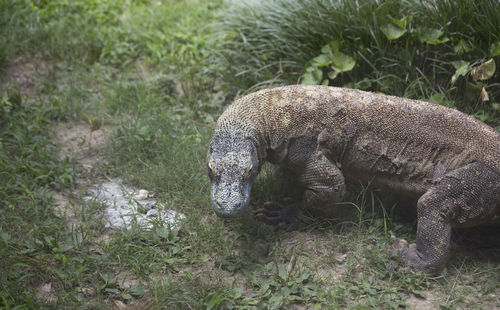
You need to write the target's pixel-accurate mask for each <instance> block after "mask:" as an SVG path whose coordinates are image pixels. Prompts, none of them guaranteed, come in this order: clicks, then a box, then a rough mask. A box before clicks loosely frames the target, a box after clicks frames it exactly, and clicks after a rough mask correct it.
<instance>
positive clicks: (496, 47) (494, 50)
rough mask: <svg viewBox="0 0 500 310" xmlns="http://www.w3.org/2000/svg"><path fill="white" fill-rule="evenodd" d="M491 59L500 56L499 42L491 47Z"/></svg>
mask: <svg viewBox="0 0 500 310" xmlns="http://www.w3.org/2000/svg"><path fill="white" fill-rule="evenodd" d="M490 53H491V57H495V56H500V41H497V42H495V43H493V44H491V46H490Z"/></svg>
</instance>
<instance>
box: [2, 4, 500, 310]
mask: <svg viewBox="0 0 500 310" xmlns="http://www.w3.org/2000/svg"><path fill="white" fill-rule="evenodd" d="M436 2H437V3H438V4H439V5H440V6H442V7H440V8H439V10H438V11H436V12H434V13H433V12H431V11H430V10H429V9H428V8H426V7H425V6H422V5H420V2H418V3H416V2H414V1H406V2H399V1H398V2H396V1H385V2H383V3H381V4H380V5H378V6H376V8H374V2H372V1H360V2H358V3H362V4H363V5H359V6H356V5H355V4H354V3H355V2H349V1H337V2H335V1H332V2H331V3H330V4H328V5H327V2H326V1H309V2H305V1H299V2H297V3H295V2H294V3H295V4H294V5H291V4H290V3H289V2H286V1H283V0H282V1H276V2H273V3H272V4H264V7H255V8H246V9H238V10H236V11H235V9H232V8H229V10H230V11H227V9H226V8H224V7H223V5H222V2H221V1H196V0H184V1H182V0H165V1H160V2H158V1H132V0H130V1H126V0H114V1H112V0H108V1H20V0H11V1H4V2H0V12H2V13H0V14H1V15H0V37H2V39H3V40H4V41H2V42H4V43H5V44H1V45H0V72H2V74H5V72H10V71H9V70H11V67H10V66H11V65H12V64H14V63H16V61H18V59H22V61H21V62H23V61H24V62H28V63H34V64H37V65H39V67H40V68H41V69H40V70H39V71H40V72H39V74H38V73H36V72H31V73H28V74H29V75H30V76H31V77H32V80H33V81H34V85H32V86H30V85H29V84H23V83H20V84H18V83H16V82H15V81H9V78H10V77H7V80H5V79H0V81H5V82H3V83H2V84H1V87H0V90H1V92H0V99H1V101H0V171H1V174H0V175H1V177H0V198H1V201H2V203H1V205H0V210H1V212H2V217H0V260H1V261H2V266H1V267H0V307H2V308H8V309H40V308H42V309H43V308H83V309H86V308H88V309H101V308H110V307H115V306H116V305H117V303H123V304H125V305H127V306H129V307H136V308H152V309H183V308H189V309H255V308H260V309H268V308H269V309H280V308H289V307H291V306H298V307H300V306H304V307H310V308H314V307H316V308H318V309H330V308H354V309H364V308H398V307H399V308H403V307H404V306H405V304H406V303H407V299H408V298H409V297H410V296H414V295H416V296H428V295H429V294H430V297H428V298H431V299H435V305H436V306H437V307H441V308H442V309H454V308H456V307H462V308H467V307H469V308H474V307H477V306H478V305H480V306H483V305H484V306H485V307H488V306H491V307H495V306H498V301H497V300H496V299H495V297H494V294H498V283H499V281H500V279H499V278H498V275H499V271H500V270H499V267H498V264H496V263H495V258H498V249H495V248H493V249H490V250H477V251H476V250H474V249H472V250H468V249H467V246H460V245H456V247H455V248H454V253H455V255H454V256H453V257H452V258H451V260H450V263H449V264H448V273H447V274H445V275H443V276H442V277H438V278H430V277H427V276H425V275H420V274H417V275H415V274H408V273H404V272H401V271H399V270H392V269H391V266H392V264H393V263H394V262H395V259H394V258H391V257H390V256H389V254H387V253H388V252H387V250H388V249H389V248H390V242H389V237H390V235H391V234H395V235H397V236H398V237H404V238H407V239H410V240H414V238H415V235H414V234H415V231H414V229H415V227H414V225H413V223H408V222H404V221H403V220H402V218H401V217H399V216H398V215H397V212H395V210H397V209H399V207H401V206H402V205H403V204H404V202H403V201H402V200H399V199H395V198H391V197H387V196H384V195H382V194H380V193H379V192H378V191H376V190H373V189H371V188H363V187H356V186H354V187H352V191H351V193H350V195H349V197H348V201H349V202H346V203H344V204H343V206H344V207H343V208H342V209H343V211H342V212H339V215H338V217H337V218H334V219H323V220H320V221H318V222H317V223H315V224H313V225H311V226H310V227H306V228H305V229H303V230H302V231H298V232H279V233H273V232H272V229H271V228H270V227H268V226H266V225H263V224H262V223H260V222H258V221H256V220H255V219H254V218H253V217H252V215H251V211H249V212H248V214H246V215H245V216H244V217H243V218H241V219H239V220H233V221H226V220H221V219H219V218H217V217H216V216H215V214H214V212H212V210H211V207H210V203H209V181H208V177H207V176H206V167H205V165H206V163H205V161H206V150H207V146H208V142H209V139H210V135H211V131H212V129H213V124H214V120H215V119H216V118H217V116H218V115H219V114H220V113H221V111H222V109H223V107H224V104H226V103H227V100H226V98H228V97H231V96H233V95H234V93H236V91H235V90H237V91H241V92H245V91H248V88H250V87H251V86H253V85H255V84H259V83H261V85H262V84H267V83H268V81H269V80H274V82H275V83H283V82H290V81H296V80H297V78H299V77H300V76H301V75H302V74H303V73H304V71H305V70H306V69H307V68H308V66H310V64H311V63H310V60H311V59H313V58H314V57H317V56H318V55H320V54H321V53H322V51H321V48H322V47H323V46H324V45H325V44H326V43H329V42H331V41H332V34H338V35H337V38H338V39H339V40H340V42H341V44H342V45H341V46H342V52H344V53H345V54H346V55H347V54H349V55H351V56H353V57H354V59H355V60H356V66H355V67H354V68H353V70H351V71H345V72H342V73H340V74H339V75H338V77H336V78H335V79H333V80H332V81H330V82H331V83H332V84H335V85H347V84H348V83H358V84H359V85H350V86H353V87H361V86H362V84H363V83H365V84H369V87H368V88H369V89H372V90H378V91H384V92H387V93H391V94H399V95H401V94H404V95H408V96H411V97H418V98H429V97H431V98H433V100H437V101H440V102H441V103H446V104H449V105H455V106H458V107H460V108H463V109H465V110H467V111H469V112H474V113H477V115H478V116H480V115H483V116H484V119H485V120H486V121H489V122H490V123H492V124H496V123H495V122H496V120H495V119H498V116H496V115H497V114H492V113H498V112H494V111H493V110H492V107H493V105H492V104H490V106H488V105H487V104H480V105H478V106H477V107H476V106H470V107H469V104H463V103H462V102H461V101H460V100H459V99H457V98H461V97H460V96H462V95H461V94H460V92H459V90H461V89H462V88H463V85H469V84H470V85H472V86H474V87H477V85H479V84H477V83H475V82H473V81H472V80H471V76H470V73H469V75H465V76H459V77H458V79H457V82H456V84H453V85H451V84H450V78H451V75H453V74H454V72H455V71H454V70H455V69H454V67H450V62H451V61H454V60H464V61H467V62H471V64H472V63H474V65H476V64H477V63H478V61H479V60H483V59H484V60H485V59H489V54H488V53H489V51H488V49H489V47H490V45H491V43H492V42H495V40H496V41H498V39H499V38H498V37H497V36H498V34H497V33H496V32H494V31H491V29H493V28H492V27H497V29H498V18H497V16H496V15H494V14H490V15H489V16H484V18H483V16H482V15H479V14H471V12H481V11H482V12H489V13H491V12H493V9H495V7H493V6H494V5H496V4H495V2H488V1H478V2H474V3H472V2H471V3H468V2H463V1H458V2H457V3H458V4H457V5H459V8H458V9H457V8H452V7H450V6H452V5H453V3H454V2H453V3H452V2H448V1H436ZM307 5H316V6H317V8H321V9H320V10H312V9H306V6H307ZM488 5H490V7H488ZM470 6H474V7H470ZM454 11H457V12H459V15H457V16H459V17H460V18H455V15H454V13H452V12H454ZM424 13H425V14H427V15H428V18H429V23H426V25H427V26H428V27H438V26H442V27H443V29H445V34H444V36H448V37H449V38H450V40H451V41H448V42H445V43H442V44H438V45H436V46H434V45H432V46H431V45H425V44H424V45H422V44H420V43H417V42H416V41H415V38H416V36H418V34H417V31H418V29H420V27H421V26H422V25H421V24H422V22H421V20H422V17H421V15H422V14H424ZM431 13H432V14H431ZM445 13H446V14H445ZM387 14H391V15H392V16H393V17H394V18H401V17H403V16H406V15H410V14H412V15H414V17H413V19H412V22H411V29H413V30H414V31H415V32H412V31H413V30H412V31H410V28H408V33H407V34H405V35H404V36H403V37H401V39H398V40H393V41H389V40H387V39H386V38H385V37H384V34H383V33H382V32H381V31H380V28H379V27H378V26H379V25H381V24H383V23H385V22H387V21H388V20H389V19H388V18H387ZM419 18H420V19H419ZM297 20H300V21H301V22H297ZM449 20H451V21H452V22H450V23H448V21H449ZM318 21H320V22H318ZM321 21H328V22H321ZM495 23H496V24H495ZM347 24H350V25H352V27H351V28H350V29H347V30H346V28H345V27H346V25H347ZM486 29H490V31H486ZM219 30H223V31H219ZM370 30H371V32H370ZM340 34H341V35H340ZM451 34H459V35H458V36H457V38H464V40H465V39H466V40H468V42H469V43H470V44H471V46H473V49H472V50H471V51H470V52H468V54H463V55H461V56H460V57H459V56H457V54H454V53H452V52H449V51H450V49H452V48H453V46H454V45H453V44H454V43H456V42H454V41H453V40H455V36H452V35H451ZM242 36H245V38H246V40H247V41H246V42H247V43H245V42H243V41H241V40H240V39H239V38H242ZM355 42H357V43H355ZM452 43H453V44H452ZM469 43H468V44H469ZM359 44H363V45H364V49H358V47H359V46H360V45H359ZM406 44H408V47H407V48H406ZM415 49H419V54H418V55H417V53H416V52H415ZM398 51H399V52H400V53H401V54H398ZM447 51H448V52H447ZM438 56H439V57H443V58H439V57H438ZM363 57H364V58H363ZM365 58H366V60H365ZM280 60H281V66H282V68H283V73H280V74H276V72H277V71H278V70H279V63H280ZM495 60H498V56H497V57H496V58H495ZM228 63H229V64H231V65H230V66H228ZM497 63H498V61H497ZM385 67H387V68H386V69H383V68H385ZM43 68H45V69H43ZM424 69H425V70H424ZM322 70H324V72H322V74H324V75H325V76H326V75H327V74H328V70H330V69H328V68H323V69H322ZM387 70H390V71H391V72H392V75H389V74H388V73H387ZM419 70H420V71H421V72H420V71H419ZM429 70H430V71H429ZM429 72H431V73H432V72H435V74H434V73H432V74H429ZM406 73H407V74H408V76H404V74H406ZM3 76H4V75H3ZM228 77H236V78H233V79H231V80H230V79H229V78H228ZM365 77H366V79H367V80H363V78H365ZM483 83H485V86H486V89H487V91H488V93H489V95H490V97H491V98H493V99H492V100H491V102H490V103H493V102H498V99H497V98H498V91H497V88H498V73H496V75H495V76H494V77H492V78H491V79H489V80H486V81H483ZM363 85H364V84H363ZM470 85H469V86H468V87H472V86H470ZM26 87H27V88H29V89H25V88H26ZM407 88H408V91H407V93H405V90H406V89H407ZM221 90H222V91H223V92H220V91H221ZM436 93H437V94H442V96H434V95H436ZM432 96H434V97H432ZM464 98H465V97H464ZM481 113H482V114H481ZM60 123H70V124H73V123H78V124H82V123H87V124H88V125H89V126H88V129H86V131H85V134H88V132H90V131H92V130H94V131H96V130H99V129H100V128H104V127H105V128H109V129H110V133H109V137H108V139H107V141H106V144H105V145H104V146H102V147H99V148H97V149H94V150H92V151H93V152H97V154H98V155H99V156H101V157H102V160H100V161H98V162H97V163H93V169H92V170H90V171H88V170H86V169H85V167H84V166H83V165H82V163H81V162H79V157H78V156H66V157H64V156H63V157H62V158H60V157H59V151H60V148H61V146H60V145H57V144H56V143H55V139H54V138H55V134H56V130H58V127H57V125H58V124H60ZM82 134H83V133H82ZM86 143H87V142H81V145H82V146H85V145H86ZM115 177H117V178H121V179H122V180H124V181H125V182H126V183H128V184H130V185H133V186H135V187H137V188H145V189H148V190H150V191H152V192H154V194H155V199H157V200H158V201H159V202H160V203H161V204H163V205H165V206H166V207H167V208H171V209H175V210H177V211H180V212H182V213H184V214H185V215H186V218H187V219H186V221H185V223H184V226H183V228H182V229H181V230H180V231H179V232H172V231H170V230H168V229H166V228H165V227H163V223H161V222H158V223H156V225H155V226H154V227H153V229H151V230H150V231H147V230H144V229H141V228H139V227H133V228H132V229H130V230H120V229H115V230H110V229H107V228H106V227H105V225H104V224H105V223H104V220H103V206H101V205H99V204H96V203H95V202H92V201H89V202H84V201H83V199H82V196H85V195H86V191H87V189H88V187H89V186H91V184H93V183H94V182H101V181H103V180H107V179H108V178H115ZM282 179H288V177H287V176H286V175H284V174H283V172H282V171H279V170H276V169H274V168H272V167H271V166H266V167H264V169H263V171H262V172H261V174H260V175H259V177H258V179H257V181H256V184H255V186H254V187H253V190H252V208H255V207H258V206H260V205H261V204H262V203H263V202H264V201H266V200H270V199H272V200H277V201H280V202H283V200H284V197H292V198H295V199H297V198H298V196H299V195H298V194H297V193H298V192H299V191H298V190H297V188H296V187H295V186H296V185H295V184H289V183H287V182H282V181H281V180H282ZM55 194H57V195H55ZM58 195H59V196H60V195H63V196H65V197H66V198H67V200H68V207H67V208H66V211H67V214H66V216H63V215H61V214H60V213H59V212H56V211H55V204H56V201H55V196H58ZM403 213H404V212H403ZM47 283H50V284H51V286H52V294H53V295H54V296H55V297H56V298H57V300H47V299H44V298H40V297H37V294H38V293H39V290H40V287H41V286H42V285H43V284H47ZM450 292H451V294H450ZM492 295H493V297H492ZM448 296H449V297H448Z"/></svg>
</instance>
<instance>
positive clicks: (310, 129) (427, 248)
mask: <svg viewBox="0 0 500 310" xmlns="http://www.w3.org/2000/svg"><path fill="white" fill-rule="evenodd" d="M264 161H269V162H271V163H274V164H282V165H285V166H286V167H288V168H290V169H292V170H294V171H296V172H297V174H298V175H299V178H300V181H301V182H302V184H303V185H304V188H305V192H304V196H303V201H302V202H301V203H300V204H299V206H298V208H299V211H302V212H308V211H322V212H323V213H328V212H331V211H333V210H334V206H335V202H338V201H340V200H341V199H342V197H343V195H344V193H345V188H346V186H345V179H347V180H355V181H364V182H369V181H370V182H371V183H372V184H373V185H374V186H377V187H380V188H382V189H385V190H388V191H392V192H396V193H399V194H403V195H408V196H412V197H415V198H418V203H417V208H418V210H417V214H418V215H417V216H418V226H417V242H416V245H410V246H408V244H407V243H405V242H400V243H399V245H398V251H399V253H400V255H402V256H403V258H404V259H405V260H406V261H407V263H408V264H409V265H410V266H412V267H414V268H415V269H417V270H424V271H427V272H435V271H438V270H440V269H441V268H442V267H443V266H444V264H445V263H446V260H447V258H448V255H449V246H450V232H451V228H452V227H464V226H473V225H476V224H479V223H481V222H483V221H485V220H487V219H488V218H491V217H492V216H493V215H494V214H497V213H500V134H499V133H498V132H496V131H495V130H493V129H492V128H491V127H488V126H487V125H485V124H484V123H482V122H480V121H478V120H476V119H474V118H472V117H470V116H468V115H466V114H464V113H461V112H459V111H456V110H453V109H450V108H446V107H443V106H439V105H434V104H431V103H426V102H421V101H416V100H410V99H405V98H398V97H392V96H386V95H380V94H374V93H368V92H363V91H359V90H353V89H344V88H334V87H326V86H285V87H279V88H273V89H266V90H262V91H259V92H255V93H252V94H249V95H247V96H244V97H242V98H240V99H238V100H236V101H235V102H234V103H233V104H232V105H230V106H229V107H228V108H227V109H226V111H225V112H224V113H223V114H222V115H221V116H220V118H219V120H218V121H217V125H216V128H215V132H214V136H213V138H212V141H211V143H210V149H209V152H208V170H209V176H210V179H211V182H212V192H211V201H212V204H213V207H214V210H215V212H216V213H217V214H218V215H219V216H222V217H234V216H237V215H238V214H240V213H241V212H242V211H243V210H244V209H245V208H246V207H247V206H248V203H249V197H250V188H251V184H252V181H253V180H254V178H255V177H256V176H257V174H258V172H259V169H260V167H261V165H262V164H263V163H264ZM287 213H288V212H287ZM261 215H263V217H264V218H266V216H267V218H272V220H271V221H274V220H276V213H275V211H272V212H271V211H269V212H268V213H266V211H264V213H263V214H262V213H261Z"/></svg>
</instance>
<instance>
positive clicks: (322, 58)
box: [311, 54, 332, 67]
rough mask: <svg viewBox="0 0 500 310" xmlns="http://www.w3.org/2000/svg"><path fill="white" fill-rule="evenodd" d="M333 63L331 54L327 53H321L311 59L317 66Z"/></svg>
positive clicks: (313, 64) (312, 63)
mask: <svg viewBox="0 0 500 310" xmlns="http://www.w3.org/2000/svg"><path fill="white" fill-rule="evenodd" d="M331 63H332V60H331V59H330V57H329V55H326V54H321V55H319V56H317V57H314V58H313V60H312V61H311V65H312V66H315V67H326V66H328V65H329V64H331Z"/></svg>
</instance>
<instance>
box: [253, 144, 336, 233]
mask: <svg viewBox="0 0 500 310" xmlns="http://www.w3.org/2000/svg"><path fill="white" fill-rule="evenodd" d="M299 176H300V182H301V183H302V184H303V186H304V188H305V191H304V194H303V198H302V202H301V203H294V204H290V205H287V206H281V205H280V204H277V203H272V202H268V203H265V204H264V207H263V208H261V209H259V210H257V211H256V216H257V218H259V219H261V220H263V221H264V222H266V223H268V224H271V225H273V226H274V227H275V228H276V229H279V228H281V227H284V226H289V227H291V228H292V229H293V228H297V227H298V226H299V225H300V224H301V223H308V222H309V221H308V215H309V214H322V215H325V214H331V213H332V211H333V209H334V206H335V202H338V201H340V200H341V199H342V198H343V196H344V194H345V191H346V186H345V182H344V176H343V175H342V172H341V171H340V170H339V168H338V167H337V166H335V164H333V163H332V162H330V161H329V160H328V159H327V158H326V157H325V156H324V155H323V154H322V153H321V152H317V153H316V154H315V155H313V156H311V157H310V158H309V160H308V161H307V162H306V163H305V165H304V167H303V169H301V170H300V171H299Z"/></svg>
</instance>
